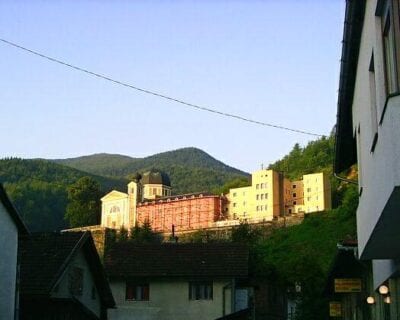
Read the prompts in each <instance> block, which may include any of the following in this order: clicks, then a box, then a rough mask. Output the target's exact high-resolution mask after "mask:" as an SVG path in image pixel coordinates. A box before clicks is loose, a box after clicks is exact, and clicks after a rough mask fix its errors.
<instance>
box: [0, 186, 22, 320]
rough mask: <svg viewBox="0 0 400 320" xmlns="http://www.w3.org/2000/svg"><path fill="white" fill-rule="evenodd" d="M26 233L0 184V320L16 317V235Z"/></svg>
mask: <svg viewBox="0 0 400 320" xmlns="http://www.w3.org/2000/svg"><path fill="white" fill-rule="evenodd" d="M26 234H28V231H27V229H26V227H25V225H24V223H23V222H22V220H21V218H20V216H19V214H18V212H17V210H16V209H15V207H14V206H13V204H12V203H11V201H10V199H9V198H8V196H7V194H6V192H5V191H4V188H3V186H2V185H1V184H0V243H1V247H2V249H1V259H0V279H1V286H0V319H1V320H3V319H7V320H8V319H14V318H17V317H18V283H17V279H18V274H17V270H18V259H17V257H18V254H17V253H18V235H26Z"/></svg>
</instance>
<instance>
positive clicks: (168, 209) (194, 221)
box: [136, 196, 226, 232]
mask: <svg viewBox="0 0 400 320" xmlns="http://www.w3.org/2000/svg"><path fill="white" fill-rule="evenodd" d="M225 201H226V200H225V198H222V197H219V196H202V197H199V196H196V197H194V198H192V197H190V196H189V197H187V198H186V199H182V198H180V199H177V200H175V198H171V199H170V201H167V200H156V201H151V202H146V203H140V204H138V206H137V211H136V219H137V222H138V224H139V225H142V224H143V223H144V222H145V221H146V220H148V221H149V222H150V224H151V228H152V229H153V231H156V232H172V225H174V226H175V231H177V232H179V231H185V230H193V229H201V228H208V227H211V226H212V223H213V222H215V221H217V220H218V219H219V218H220V212H221V204H222V205H223V206H224V203H225Z"/></svg>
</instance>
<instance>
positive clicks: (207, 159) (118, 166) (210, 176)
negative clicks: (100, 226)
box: [55, 148, 248, 194]
mask: <svg viewBox="0 0 400 320" xmlns="http://www.w3.org/2000/svg"><path fill="white" fill-rule="evenodd" d="M55 161H56V162H57V163H60V164H64V165H67V166H70V167H73V168H76V169H79V170H83V171H87V172H90V173H92V174H98V175H102V176H109V177H117V178H129V176H130V175H132V174H134V173H135V172H145V171H148V170H150V169H157V170H161V171H164V172H165V173H167V174H168V175H169V177H170V179H171V185H172V192H173V193H174V194H182V193H190V192H197V191H212V190H213V189H215V188H218V187H220V186H221V185H223V184H224V183H226V182H227V181H229V180H232V179H235V178H243V177H248V174H247V173H245V172H243V171H240V170H237V169H235V168H232V167H229V166H227V165H225V164H224V163H222V162H221V161H218V160H216V159H215V158H213V157H211V156H210V155H209V154H207V153H206V152H204V151H202V150H200V149H197V148H183V149H178V150H174V151H168V152H163V153H159V154H155V155H152V156H149V157H146V158H130V157H127V156H122V155H112V154H95V155H91V156H85V157H78V158H72V159H64V160H61V159H59V160H55Z"/></svg>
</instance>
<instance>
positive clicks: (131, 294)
mask: <svg viewBox="0 0 400 320" xmlns="http://www.w3.org/2000/svg"><path fill="white" fill-rule="evenodd" d="M149 296H150V288H149V284H148V283H135V282H127V283H126V291H125V300H132V301H149Z"/></svg>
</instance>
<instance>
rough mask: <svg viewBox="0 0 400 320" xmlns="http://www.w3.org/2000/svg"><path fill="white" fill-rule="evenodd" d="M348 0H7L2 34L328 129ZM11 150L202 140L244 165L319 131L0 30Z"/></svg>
mask: <svg viewBox="0 0 400 320" xmlns="http://www.w3.org/2000/svg"><path fill="white" fill-rule="evenodd" d="M344 7H345V1H344V0H329V1H319V0H313V1H311V0H308V1H306V0H304V1H295V0H292V1H289V0H283V1H278V0H275V1H272V0H271V1H268V0H265V1H238V0H230V1H228V0H226V1H222V0H214V1H211V0H205V1H183V0H176V1H144V0H143V1H100V0H99V1H94V0H92V1H27V0H26V1H11V0H10V1H2V2H0V38H4V39H7V40H9V41H13V42H16V43H18V44H20V45H22V46H25V47H28V48H30V49H32V50H36V51H39V52H41V53H44V54H47V55H49V56H52V57H55V58H58V59H60V60H64V61H67V62H69V63H71V64H75V65H77V66H80V67H83V68H86V69H89V70H91V71H94V72H98V73H101V74H105V75H107V76H109V77H111V78H114V79H117V80H120V81H122V82H126V83H130V84H132V85H135V86H138V87H142V88H145V89H149V90H153V91H157V92H159V93H162V94H165V95H169V96H173V97H175V98H178V99H182V100H185V101H188V102H191V103H194V104H198V105H201V106H205V107H209V108H215V109H217V110H220V111H222V112H228V113H234V114H238V115H241V116H244V117H248V118H251V119H254V120H259V121H262V122H267V123H272V124H278V125H283V126H286V127H292V128H295V129H300V130H306V131H312V132H316V133H321V134H325V135H328V134H329V133H330V131H331V129H332V127H333V125H334V123H335V118H336V103H337V88H338V76H339V60H340V53H341V40H342V30H343V16H344ZM0 74H1V76H0V87H1V90H0V103H1V110H2V111H3V112H2V121H1V125H0V135H1V137H2V143H1V144H0V157H7V156H18V157H23V158H37V157H42V158H65V157H75V156H80V155H87V154H92V153H99V152H107V153H119V154H125V155H129V156H133V157H143V156H147V155H151V154H154V153H158V152H163V151H168V150H173V149H177V148H181V147H189V146H193V147H197V148H201V149H203V150H204V151H206V152H208V153H209V154H211V155H212V156H214V157H216V158H217V159H219V160H221V161H223V162H225V163H227V164H229V165H231V166H234V167H237V168H239V169H242V170H245V171H253V170H256V169H258V168H259V166H260V165H261V164H262V163H263V164H264V165H268V164H269V163H271V162H273V161H275V160H278V159H279V158H280V157H282V156H283V155H285V154H287V153H288V152H289V151H290V150H291V148H292V147H293V145H294V144H295V143H296V142H299V143H300V144H301V145H305V144H307V142H308V141H310V140H313V139H315V138H314V137H312V136H307V135H301V134H298V133H293V132H287V131H282V130H278V129H273V128H269V127H262V126H257V125H254V124H251V123H246V122H241V121H238V120H235V119H230V118H224V117H221V116H217V115H213V114H210V113H205V112H200V111H197V110H193V109H189V108H187V107H185V106H182V105H179V104H176V103H172V102H169V101H166V100H162V99H160V98H157V97H153V96H148V95H145V94H143V93H140V92H137V91H134V90H130V89H127V88H125V87H121V86H118V85H115V84H112V83H110V82H107V81H104V80H101V79H97V78H93V77H91V76H88V75H86V74H82V73H79V72H77V71H75V70H72V69H68V68H65V67H63V66H61V65H57V64H54V63H51V62H49V61H47V60H44V59H41V58H39V57H36V56H33V55H30V54H27V53H25V52H23V51H19V50H17V49H15V48H13V47H9V46H7V45H5V44H3V43H1V42H0Z"/></svg>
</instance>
